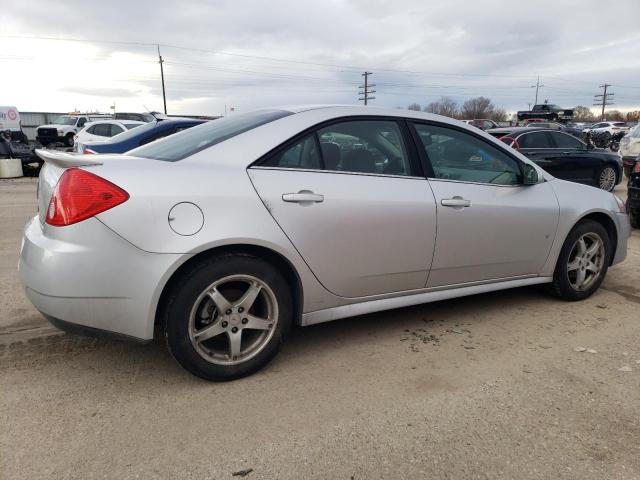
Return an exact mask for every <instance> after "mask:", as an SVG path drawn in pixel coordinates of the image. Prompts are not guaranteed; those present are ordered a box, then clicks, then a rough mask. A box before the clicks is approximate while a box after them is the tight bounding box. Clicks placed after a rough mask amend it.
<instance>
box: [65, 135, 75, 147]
mask: <svg viewBox="0 0 640 480" xmlns="http://www.w3.org/2000/svg"><path fill="white" fill-rule="evenodd" d="M64 144H65V145H66V146H67V147H73V133H68V134H67V136H66V137H64Z"/></svg>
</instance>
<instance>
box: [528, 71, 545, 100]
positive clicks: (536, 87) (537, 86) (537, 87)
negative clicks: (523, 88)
mask: <svg viewBox="0 0 640 480" xmlns="http://www.w3.org/2000/svg"><path fill="white" fill-rule="evenodd" d="M540 87H544V85H540V75H538V79H537V80H536V84H535V85H531V87H529V88H535V89H536V103H534V105H537V104H538V90H540Z"/></svg>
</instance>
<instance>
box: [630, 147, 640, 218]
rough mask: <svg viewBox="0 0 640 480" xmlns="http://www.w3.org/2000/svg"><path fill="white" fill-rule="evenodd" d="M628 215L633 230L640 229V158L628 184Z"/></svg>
mask: <svg viewBox="0 0 640 480" xmlns="http://www.w3.org/2000/svg"><path fill="white" fill-rule="evenodd" d="M627 213H628V214H629V220H630V221H631V226H632V227H633V228H640V156H638V158H637V159H636V164H635V166H634V167H633V171H632V172H631V174H630V175H629V183H628V184H627Z"/></svg>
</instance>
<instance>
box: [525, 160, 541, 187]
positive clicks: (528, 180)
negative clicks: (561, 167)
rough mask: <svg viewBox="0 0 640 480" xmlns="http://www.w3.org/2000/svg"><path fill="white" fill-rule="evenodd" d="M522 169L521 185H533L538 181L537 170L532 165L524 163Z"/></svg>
mask: <svg viewBox="0 0 640 480" xmlns="http://www.w3.org/2000/svg"><path fill="white" fill-rule="evenodd" d="M522 171H523V173H524V181H523V182H522V183H523V185H535V184H536V183H538V171H537V170H536V169H535V167H534V166H533V165H529V164H528V163H525V164H524V168H523V169H522Z"/></svg>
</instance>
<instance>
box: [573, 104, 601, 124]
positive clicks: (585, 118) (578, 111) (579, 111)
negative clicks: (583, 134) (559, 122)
mask: <svg viewBox="0 0 640 480" xmlns="http://www.w3.org/2000/svg"><path fill="white" fill-rule="evenodd" d="M573 119H574V120H575V121H576V122H593V121H594V120H595V119H596V117H595V116H594V115H593V112H592V111H591V109H590V108H588V107H583V106H582V105H578V106H577V107H573Z"/></svg>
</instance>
